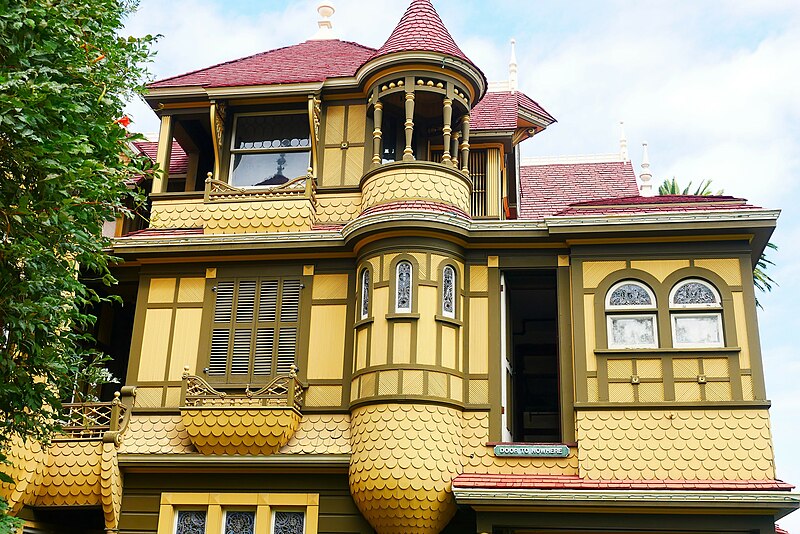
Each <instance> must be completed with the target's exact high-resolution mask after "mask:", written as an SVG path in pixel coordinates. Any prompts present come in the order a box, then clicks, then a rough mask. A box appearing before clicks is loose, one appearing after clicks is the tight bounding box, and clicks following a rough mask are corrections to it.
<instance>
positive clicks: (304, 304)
mask: <svg viewBox="0 0 800 534" xmlns="http://www.w3.org/2000/svg"><path fill="white" fill-rule="evenodd" d="M312 135H313V133H312ZM300 284H301V286H300V288H301V289H300V317H298V325H297V334H298V335H297V348H296V349H295V350H296V353H295V354H296V355H297V356H296V358H295V365H296V366H297V367H298V371H297V377H298V378H299V379H300V381H301V382H306V381H307V380H308V346H309V343H310V341H311V307H312V306H313V295H314V291H313V290H314V275H313V274H312V275H306V274H304V275H303V276H301V277H300ZM345 303H347V301H345ZM348 330H349V329H348Z"/></svg>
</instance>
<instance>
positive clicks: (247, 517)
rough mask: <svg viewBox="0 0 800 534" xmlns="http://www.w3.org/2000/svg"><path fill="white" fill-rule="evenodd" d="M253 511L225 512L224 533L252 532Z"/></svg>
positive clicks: (254, 517)
mask: <svg viewBox="0 0 800 534" xmlns="http://www.w3.org/2000/svg"><path fill="white" fill-rule="evenodd" d="M255 529H256V513H255V512H234V511H228V512H225V531H224V533H225V534H254V532H255Z"/></svg>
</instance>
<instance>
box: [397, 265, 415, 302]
mask: <svg viewBox="0 0 800 534" xmlns="http://www.w3.org/2000/svg"><path fill="white" fill-rule="evenodd" d="M411 274H412V267H411V262H409V261H401V262H398V264H397V294H396V295H395V307H394V311H395V312H397V313H411Z"/></svg>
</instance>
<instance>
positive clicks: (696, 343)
mask: <svg viewBox="0 0 800 534" xmlns="http://www.w3.org/2000/svg"><path fill="white" fill-rule="evenodd" d="M669 307H670V317H671V322H672V345H673V346H674V347H676V348H684V347H722V346H724V345H725V341H724V336H723V333H722V300H721V299H720V296H719V292H718V291H717V290H716V288H714V287H713V286H712V285H711V284H709V283H708V282H705V281H703V280H697V279H691V280H684V281H682V282H679V283H678V284H676V285H675V287H673V288H672V291H671V292H670V295H669ZM715 310H717V311H715Z"/></svg>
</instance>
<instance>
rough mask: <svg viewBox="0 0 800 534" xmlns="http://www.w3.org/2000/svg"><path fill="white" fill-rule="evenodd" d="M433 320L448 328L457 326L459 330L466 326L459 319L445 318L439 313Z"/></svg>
mask: <svg viewBox="0 0 800 534" xmlns="http://www.w3.org/2000/svg"><path fill="white" fill-rule="evenodd" d="M433 320H434V321H436V322H437V323H442V324H444V325H447V326H455V327H457V328H461V327H463V326H464V323H463V322H462V321H459V320H458V319H453V318H452V317H445V316H444V315H439V314H438V313H437V314H436V315H434V316H433Z"/></svg>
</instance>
